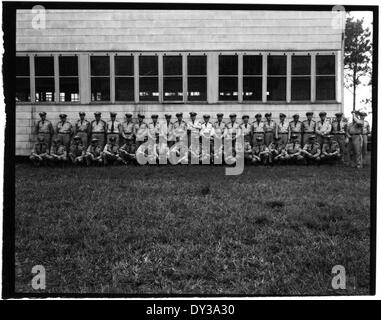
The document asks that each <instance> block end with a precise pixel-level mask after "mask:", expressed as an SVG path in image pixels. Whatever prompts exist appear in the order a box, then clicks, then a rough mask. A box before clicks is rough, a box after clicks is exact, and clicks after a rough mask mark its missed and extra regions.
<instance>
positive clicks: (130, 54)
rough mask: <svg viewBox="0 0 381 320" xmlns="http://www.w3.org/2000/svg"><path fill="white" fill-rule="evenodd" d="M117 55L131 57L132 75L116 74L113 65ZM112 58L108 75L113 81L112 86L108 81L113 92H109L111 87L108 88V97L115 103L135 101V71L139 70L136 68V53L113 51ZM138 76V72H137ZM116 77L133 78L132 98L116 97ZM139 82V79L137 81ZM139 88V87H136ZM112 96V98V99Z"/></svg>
mask: <svg viewBox="0 0 381 320" xmlns="http://www.w3.org/2000/svg"><path fill="white" fill-rule="evenodd" d="M117 57H132V68H133V72H132V76H126V75H117V74H116V67H115V59H116V58H117ZM112 60H114V62H113V63H111V64H110V68H111V70H110V75H112V78H113V79H112V82H113V83H114V86H112V84H111V83H110V85H111V87H113V91H114V93H113V94H112V92H111V89H110V99H111V100H113V101H112V102H115V103H135V102H136V101H137V97H136V79H135V78H136V71H138V72H139V70H136V62H135V60H136V54H135V53H133V52H117V53H115V54H114V55H113V56H112ZM138 67H139V64H138ZM138 76H139V74H138ZM116 78H132V79H133V83H134V88H133V89H134V90H133V99H132V100H118V99H117V98H116ZM138 82H139V81H138ZM137 89H138V90H139V87H138V88H137ZM112 98H114V99H112Z"/></svg>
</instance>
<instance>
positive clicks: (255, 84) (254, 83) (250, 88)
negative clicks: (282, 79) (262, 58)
mask: <svg viewBox="0 0 381 320" xmlns="http://www.w3.org/2000/svg"><path fill="white" fill-rule="evenodd" d="M243 100H255V101H261V100H262V77H243Z"/></svg>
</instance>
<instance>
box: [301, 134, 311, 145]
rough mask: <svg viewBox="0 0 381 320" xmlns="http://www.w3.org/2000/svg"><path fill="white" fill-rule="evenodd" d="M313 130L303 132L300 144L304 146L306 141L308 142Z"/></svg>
mask: <svg viewBox="0 0 381 320" xmlns="http://www.w3.org/2000/svg"><path fill="white" fill-rule="evenodd" d="M313 134H314V133H313V132H305V133H303V143H302V146H304V145H305V144H306V143H308V139H309V138H310V137H311V136H312V135H313Z"/></svg>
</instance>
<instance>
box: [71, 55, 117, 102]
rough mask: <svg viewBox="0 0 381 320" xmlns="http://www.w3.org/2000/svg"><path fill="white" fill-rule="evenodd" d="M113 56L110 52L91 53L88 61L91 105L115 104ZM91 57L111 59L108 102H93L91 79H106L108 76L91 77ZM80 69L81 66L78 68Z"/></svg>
mask: <svg viewBox="0 0 381 320" xmlns="http://www.w3.org/2000/svg"><path fill="white" fill-rule="evenodd" d="M111 55H112V54H110V52H92V53H89V59H88V70H89V73H88V78H89V90H90V92H89V98H90V101H89V104H111V103H113V101H112V89H113V88H112V84H111V82H112V78H113V70H112V66H111V65H112V64H113V62H112V60H113V59H112V57H111ZM91 57H108V59H109V75H108V78H109V94H110V96H109V99H108V100H101V101H97V100H94V101H92V100H91V90H92V89H91V79H92V78H93V77H94V78H106V77H107V76H92V75H91ZM78 67H79V66H78Z"/></svg>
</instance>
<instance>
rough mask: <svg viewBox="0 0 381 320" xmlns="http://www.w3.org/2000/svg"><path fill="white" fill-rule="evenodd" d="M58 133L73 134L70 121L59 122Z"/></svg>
mask: <svg viewBox="0 0 381 320" xmlns="http://www.w3.org/2000/svg"><path fill="white" fill-rule="evenodd" d="M56 130H57V133H70V134H71V133H72V132H73V126H72V125H71V123H70V122H69V121H65V122H63V121H59V122H58V123H57V129H56Z"/></svg>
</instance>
